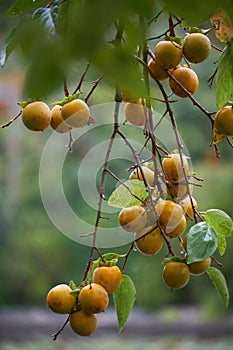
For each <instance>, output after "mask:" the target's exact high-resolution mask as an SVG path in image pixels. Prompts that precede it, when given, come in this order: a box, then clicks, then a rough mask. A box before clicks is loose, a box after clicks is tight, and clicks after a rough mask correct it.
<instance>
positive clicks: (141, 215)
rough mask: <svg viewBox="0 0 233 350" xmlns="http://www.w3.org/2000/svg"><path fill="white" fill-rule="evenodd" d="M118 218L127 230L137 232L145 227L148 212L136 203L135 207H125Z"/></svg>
mask: <svg viewBox="0 0 233 350" xmlns="http://www.w3.org/2000/svg"><path fill="white" fill-rule="evenodd" d="M118 219H119V223H120V225H121V226H122V228H123V229H124V230H125V231H127V232H136V231H140V230H142V229H143V228H144V227H145V225H146V221H147V214H146V211H145V209H144V208H143V207H141V206H140V205H134V206H133V207H128V208H123V209H122V210H121V211H120V213H119V215H118Z"/></svg>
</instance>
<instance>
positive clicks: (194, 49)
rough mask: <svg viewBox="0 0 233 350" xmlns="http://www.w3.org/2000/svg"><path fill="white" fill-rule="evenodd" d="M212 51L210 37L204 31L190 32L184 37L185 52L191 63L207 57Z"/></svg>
mask: <svg viewBox="0 0 233 350" xmlns="http://www.w3.org/2000/svg"><path fill="white" fill-rule="evenodd" d="M210 51H211V42H210V39H209V38H208V37H207V36H206V35H205V34H202V33H190V34H187V35H186V37H185V38H184V43H183V54H184V56H185V58H186V59H187V60H188V61H189V62H191V63H199V62H202V61H204V60H206V59H207V57H208V56H209V54H210Z"/></svg>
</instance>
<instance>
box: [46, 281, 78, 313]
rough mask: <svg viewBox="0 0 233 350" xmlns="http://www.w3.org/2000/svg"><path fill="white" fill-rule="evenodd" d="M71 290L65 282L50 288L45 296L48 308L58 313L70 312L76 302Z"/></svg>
mask: <svg viewBox="0 0 233 350" xmlns="http://www.w3.org/2000/svg"><path fill="white" fill-rule="evenodd" d="M71 292H72V289H71V288H70V287H69V286H68V285H67V284H58V285H57V286H55V287H53V288H52V289H50V291H49V292H48V294H47V297H46V302H47V304H48V306H49V308H50V309H51V310H52V311H53V312H55V313H58V314H66V313H69V312H71V311H72V309H73V308H74V306H75V304H76V298H75V297H74V296H73V295H71V294H70V293H71Z"/></svg>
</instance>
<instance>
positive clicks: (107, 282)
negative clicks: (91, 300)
mask: <svg viewBox="0 0 233 350" xmlns="http://www.w3.org/2000/svg"><path fill="white" fill-rule="evenodd" d="M121 279H122V273H121V270H120V269H119V267H118V266H116V265H115V266H100V267H97V268H96V269H95V270H94V273H93V281H94V283H98V284H100V285H101V286H102V287H104V289H106V291H107V293H108V294H112V293H113V292H115V290H117V288H118V287H119V285H120V284H121Z"/></svg>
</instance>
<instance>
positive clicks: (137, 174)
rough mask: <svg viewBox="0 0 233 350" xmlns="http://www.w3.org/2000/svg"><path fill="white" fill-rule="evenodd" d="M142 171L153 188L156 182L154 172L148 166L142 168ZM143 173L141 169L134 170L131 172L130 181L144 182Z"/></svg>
mask: <svg viewBox="0 0 233 350" xmlns="http://www.w3.org/2000/svg"><path fill="white" fill-rule="evenodd" d="M141 169H142V172H143V174H144V176H145V179H146V181H147V182H148V184H149V185H150V186H152V185H153V182H154V172H153V171H152V170H151V169H149V168H147V167H146V166H144V165H142V166H141ZM142 172H141V170H140V169H139V168H136V169H134V170H133V171H132V172H131V174H130V176H129V179H130V180H134V179H136V180H140V181H143V176H142Z"/></svg>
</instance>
